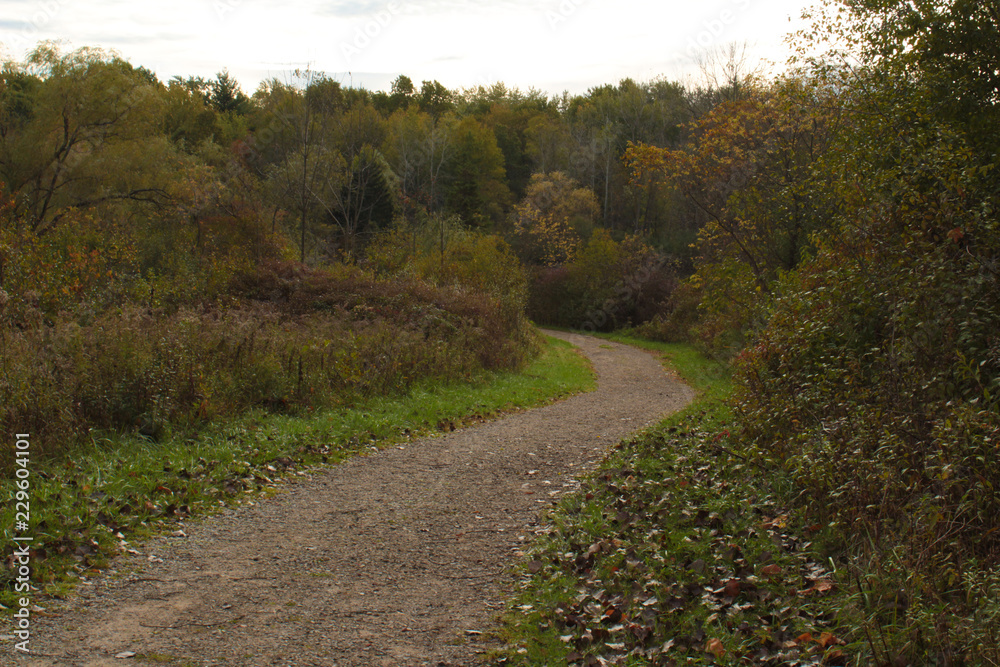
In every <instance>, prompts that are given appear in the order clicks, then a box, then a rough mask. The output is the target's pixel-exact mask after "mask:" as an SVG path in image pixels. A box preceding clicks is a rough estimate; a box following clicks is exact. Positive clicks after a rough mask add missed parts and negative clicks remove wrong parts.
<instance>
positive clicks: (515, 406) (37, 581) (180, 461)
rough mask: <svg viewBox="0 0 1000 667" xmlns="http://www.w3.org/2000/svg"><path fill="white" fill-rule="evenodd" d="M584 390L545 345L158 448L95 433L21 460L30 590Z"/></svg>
mask: <svg viewBox="0 0 1000 667" xmlns="http://www.w3.org/2000/svg"><path fill="white" fill-rule="evenodd" d="M593 386H594V378H593V374H592V371H591V369H590V367H589V364H588V363H587V362H586V360H585V359H583V358H582V357H581V356H579V355H578V354H576V353H575V352H574V351H573V350H572V348H571V346H569V345H568V344H567V343H564V342H562V341H558V340H555V339H547V341H546V344H545V345H544V347H543V350H542V353H541V354H540V355H539V356H538V357H537V358H536V359H535V360H534V361H532V362H531V363H530V364H529V365H528V366H527V367H525V368H524V369H523V370H521V371H520V372H511V371H505V372H482V373H479V374H478V375H476V376H475V377H474V378H473V379H472V380H471V381H467V382H448V381H444V380H441V379H435V380H431V381H425V382H421V383H418V384H416V385H415V386H414V387H412V388H411V389H410V390H409V391H408V392H407V393H406V394H404V395H401V396H393V397H371V398H366V399H362V400H360V401H359V402H356V403H354V404H353V405H351V406H350V407H349V408H347V407H342V408H334V409H326V410H317V411H316V412H315V413H313V414H310V415H303V416H289V415H277V414H273V413H269V412H266V411H264V410H254V411H251V412H249V413H247V414H245V415H242V416H240V417H237V418H233V419H228V420H219V421H215V422H212V423H210V424H208V425H207V426H206V427H205V428H203V429H201V430H200V431H199V432H197V433H193V434H192V433H188V434H186V435H185V434H177V435H174V436H173V437H169V438H166V439H164V440H163V441H161V442H154V441H152V440H150V439H147V438H142V437H138V436H135V435H131V436H126V435H114V434H111V433H104V434H103V435H97V434H95V435H94V436H93V437H92V438H91V439H90V440H89V441H88V442H85V443H82V444H81V445H79V446H78V447H77V448H76V450H75V451H74V452H70V453H65V454H62V455H60V456H59V457H57V458H54V459H51V460H47V461H46V460H39V461H33V462H32V463H31V473H32V474H31V484H32V486H31V515H32V521H31V525H32V528H31V530H30V531H28V534H32V535H33V536H34V539H35V541H34V543H33V544H34V547H35V548H34V550H33V566H34V570H33V572H32V583H33V585H34V586H35V587H36V588H37V589H38V590H39V591H41V592H44V593H46V594H48V595H54V596H60V595H63V594H65V593H66V592H68V590H70V589H71V588H72V586H73V585H74V584H75V583H76V582H77V581H78V580H79V579H80V577H85V576H90V575H92V574H93V573H94V572H95V571H96V570H98V569H100V568H101V567H104V566H105V565H106V564H107V563H108V560H109V558H110V557H111V556H113V555H114V554H116V553H119V552H120V551H122V550H124V549H128V548H132V543H134V541H135V540H137V539H141V538H143V537H145V536H148V535H150V534H154V533H156V532H158V531H161V530H163V529H164V528H166V527H168V526H170V525H172V524H175V523H176V522H177V521H178V520H181V519H185V518H188V517H197V516H204V515H207V514H211V513H212V512H214V511H216V510H217V509H218V508H220V507H223V506H226V505H228V504H233V503H237V502H239V501H240V499H241V498H245V497H246V496H247V494H259V493H269V492H273V490H274V489H275V488H276V487H277V486H279V485H280V478H281V476H283V475H288V474H302V473H301V471H302V469H303V468H304V467H306V466H311V465H317V464H319V465H322V464H334V463H336V462H337V461H340V460H343V459H344V458H346V457H349V456H353V455H358V454H364V453H365V452H369V451H371V450H373V449H377V448H379V447H384V446H387V445H389V444H392V443H395V442H399V441H401V440H404V439H407V438H412V437H416V436H418V435H425V434H429V433H433V432H439V431H444V430H452V429H454V428H456V427H458V426H461V425H463V424H467V423H472V422H476V421H480V420H485V419H490V418H493V417H496V416H498V415H499V414H501V413H505V412H510V411H514V410H519V409H524V408H528V407H533V406H537V405H540V404H543V403H546V402H548V401H551V400H554V399H556V398H558V397H561V396H565V395H568V394H571V393H576V392H580V391H586V390H590V389H592V388H593ZM13 492H14V488H13V481H12V480H4V481H3V482H2V483H0V493H3V494H4V496H5V497H13ZM14 509H15V508H14V505H13V504H12V503H9V504H8V505H7V506H5V508H4V509H3V511H2V512H0V526H3V527H4V528H5V530H6V531H7V533H8V534H7V537H8V538H9V537H10V533H9V530H10V528H9V527H10V526H12V525H13V521H14ZM6 541H8V542H9V539H8V540H6ZM12 589H13V587H12V581H6V582H3V590H2V593H0V604H3V605H5V606H13V600H14V598H15V597H19V596H15V595H13V592H12ZM36 602H37V600H36Z"/></svg>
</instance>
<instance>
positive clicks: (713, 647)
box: [705, 639, 726, 658]
mask: <svg viewBox="0 0 1000 667" xmlns="http://www.w3.org/2000/svg"><path fill="white" fill-rule="evenodd" d="M705 653H711V654H712V655H714V656H715V657H716V658H721V657H722V656H724V655H725V654H726V649H725V647H723V646H722V642H721V641H720V640H718V639H709V640H708V643H707V644H705Z"/></svg>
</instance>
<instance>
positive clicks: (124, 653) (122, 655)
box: [115, 651, 136, 660]
mask: <svg viewBox="0 0 1000 667" xmlns="http://www.w3.org/2000/svg"><path fill="white" fill-rule="evenodd" d="M135 656H136V653H135V651H122V652H121V653H119V654H118V655H116V656H115V657H116V658H118V659H119V660H124V659H126V658H134V657H135Z"/></svg>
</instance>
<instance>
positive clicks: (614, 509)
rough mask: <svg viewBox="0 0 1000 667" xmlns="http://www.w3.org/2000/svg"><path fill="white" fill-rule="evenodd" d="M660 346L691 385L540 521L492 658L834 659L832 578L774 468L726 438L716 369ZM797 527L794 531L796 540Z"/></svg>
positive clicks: (534, 661) (680, 348) (841, 650)
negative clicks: (679, 403)
mask: <svg viewBox="0 0 1000 667" xmlns="http://www.w3.org/2000/svg"><path fill="white" fill-rule="evenodd" d="M608 337H609V338H611V339H613V340H616V341H619V342H624V343H629V344H634V345H638V346H641V347H644V348H647V349H652V350H654V351H657V352H659V353H661V354H662V355H663V357H664V359H665V361H666V362H667V363H669V364H670V365H671V366H672V367H673V368H674V369H675V370H676V371H677V373H678V374H679V375H680V376H681V377H682V378H683V379H685V380H686V381H687V382H689V383H690V384H691V385H692V386H693V387H695V388H696V389H697V390H698V391H699V394H700V395H699V398H698V399H697V400H696V401H695V403H694V404H692V405H691V406H690V407H688V408H687V409H686V410H684V411H682V412H681V413H678V414H676V415H673V416H671V417H669V418H668V419H666V420H664V421H663V422H662V423H660V424H659V425H657V426H655V427H653V428H652V429H649V430H648V431H646V432H644V433H643V434H641V435H639V436H637V437H635V438H633V439H631V440H628V441H623V442H622V443H620V444H619V445H618V446H617V448H616V450H615V451H613V452H612V453H611V454H610V455H609V456H608V458H607V459H606V460H605V461H604V463H603V464H602V465H601V466H600V468H599V469H598V470H597V471H596V472H594V473H593V474H591V475H590V476H588V478H587V479H586V480H584V483H583V485H582V488H581V490H580V491H579V493H578V494H577V495H575V496H572V497H569V498H566V499H564V500H563V501H562V502H561V504H560V505H558V506H557V507H556V508H555V509H554V510H553V511H552V512H551V514H550V516H549V517H548V521H547V525H546V526H545V527H544V528H543V529H540V531H539V535H538V537H537V539H536V541H535V544H534V545H533V548H532V550H531V552H530V553H529V554H528V555H526V557H525V558H524V560H523V563H522V564H521V565H520V567H521V568H522V589H521V591H520V592H519V593H518V595H517V596H516V597H515V599H514V600H513V601H512V602H511V605H510V608H509V612H508V613H507V614H506V616H505V619H504V629H503V635H504V640H505V643H506V645H507V649H505V650H504V651H503V652H502V653H501V654H499V655H497V656H496V657H495V662H497V663H499V664H512V665H513V664H517V665H566V664H570V665H675V664H718V665H736V664H764V665H786V664H787V665H790V664H796V665H799V664H802V665H806V664H827V665H843V664H847V662H846V661H847V655H848V653H847V652H848V650H849V648H848V647H847V646H846V645H845V640H844V639H842V638H841V636H840V635H841V634H843V633H842V631H841V628H842V627H843V623H844V621H845V619H844V618H843V617H842V616H841V615H840V614H839V613H838V605H839V595H840V594H841V592H842V590H843V589H842V584H841V582H840V581H838V577H837V573H836V572H834V569H835V568H834V567H833V563H831V562H829V561H827V562H822V559H821V558H820V557H818V556H816V555H815V551H814V549H813V548H812V544H811V543H810V541H809V539H808V535H809V534H810V532H812V531H819V530H820V527H816V526H812V527H809V526H802V525H800V524H799V523H798V522H797V521H796V518H795V517H794V515H793V514H792V513H791V512H789V511H788V510H787V509H786V506H787V503H786V502H785V500H784V499H785V498H786V497H787V495H786V494H787V492H788V489H787V487H786V486H784V485H783V483H782V481H781V479H782V478H781V476H780V475H775V474H774V471H770V470H764V469H762V468H760V467H759V465H758V464H757V463H756V461H755V460H754V458H753V457H752V455H751V454H750V453H749V452H742V451H739V450H738V449H736V448H735V445H734V441H732V440H731V439H730V438H729V432H728V428H729V426H730V422H731V415H730V412H729V409H728V407H727V405H726V402H725V399H726V397H727V395H728V393H729V390H730V384H729V380H728V373H727V371H726V369H725V368H724V367H720V366H719V365H718V364H717V363H715V362H711V361H709V360H706V359H705V358H703V357H702V356H701V355H699V354H698V353H697V352H696V351H695V350H694V349H693V348H691V347H690V346H685V345H666V344H659V343H649V342H645V341H637V340H635V339H632V338H627V337H623V336H608ZM803 535H805V536H806V537H803Z"/></svg>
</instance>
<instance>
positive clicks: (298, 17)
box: [0, 0, 809, 93]
mask: <svg viewBox="0 0 1000 667" xmlns="http://www.w3.org/2000/svg"><path fill="white" fill-rule="evenodd" d="M807 4H809V3H807V2H806V0H708V1H703V2H700V3H675V2H653V1H651V0H542V1H537V0H505V1H495V0H494V1H490V0H339V1H337V0H325V1H324V0H292V1H291V2H287V3H279V2H277V1H275V0H174V1H172V2H169V3H168V2H163V1H153V2H143V3H138V2H126V1H124V0H102V1H98V2H87V3H81V2H79V1H78V0H40V1H37V2H24V1H19V2H15V1H12V0H0V16H4V17H5V19H4V20H2V21H0V42H2V43H3V44H4V45H5V46H6V47H7V50H8V51H9V52H11V53H12V54H13V55H14V56H15V57H22V56H23V54H24V52H25V51H26V50H28V49H29V48H31V47H32V46H33V45H34V43H36V42H37V41H39V40H41V39H57V40H59V39H61V40H67V41H68V42H69V43H70V44H71V45H72V46H74V47H78V46H101V47H105V48H111V49H115V50H117V51H119V52H120V53H121V54H122V56H124V57H125V58H127V59H128V60H130V61H131V62H132V63H133V64H136V65H144V66H146V67H149V68H150V69H152V70H154V71H155V72H156V73H157V74H158V75H159V76H160V77H161V78H164V79H167V78H169V77H171V76H173V75H182V76H189V75H199V76H212V75H213V74H214V73H215V72H217V71H219V70H221V69H223V68H228V69H229V70H230V71H231V72H232V73H233V74H234V75H235V76H237V77H238V78H239V79H240V80H241V81H242V83H243V84H244V87H246V88H247V89H248V90H253V89H254V88H255V87H256V85H257V82H258V81H260V80H261V79H262V78H265V77H267V76H269V75H270V76H282V74H283V73H284V72H287V71H290V70H292V69H295V68H296V67H302V66H304V65H306V64H312V66H313V67H314V68H315V69H319V70H324V71H327V72H329V73H340V77H342V78H344V79H345V80H346V78H347V72H351V73H352V78H353V81H354V83H355V84H357V83H361V82H363V83H365V85H368V86H369V87H375V86H378V87H381V86H384V85H385V83H386V82H388V81H390V80H391V79H392V78H394V76H395V75H397V74H407V75H408V76H410V77H412V78H413V79H414V80H416V81H418V82H419V81H421V80H424V79H438V80H440V81H441V82H442V83H444V84H445V85H446V86H449V87H453V88H454V87H466V86H472V85H477V84H479V83H485V82H492V81H498V80H503V81H504V82H506V83H507V84H508V85H511V86H517V87H520V88H527V87H531V86H534V87H537V88H541V89H543V90H546V91H548V92H550V93H558V92H561V91H562V90H563V89H564V88H569V89H571V90H572V91H573V92H583V91H585V90H586V88H588V87H591V86H595V85H600V84H602V83H616V82H617V81H618V80H620V79H622V78H624V77H627V76H631V77H633V78H635V79H639V80H646V79H650V78H653V77H655V76H657V75H660V74H663V75H666V76H668V77H671V78H679V77H682V76H684V75H685V74H686V73H690V72H692V71H694V69H695V68H694V64H693V54H694V52H695V50H697V49H700V48H702V47H704V46H715V45H723V44H725V43H727V42H732V41H744V40H747V41H751V42H756V44H757V47H758V51H757V52H758V53H759V54H760V55H763V56H765V57H769V58H772V59H776V60H783V59H784V57H785V50H784V47H783V46H782V44H781V37H782V35H783V34H784V33H785V32H786V31H787V30H789V29H790V28H791V27H792V24H790V23H788V21H787V17H788V16H789V15H791V16H797V15H798V14H799V13H800V11H801V9H802V8H803V7H804V6H806V5H807ZM376 82H377V83H376Z"/></svg>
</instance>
